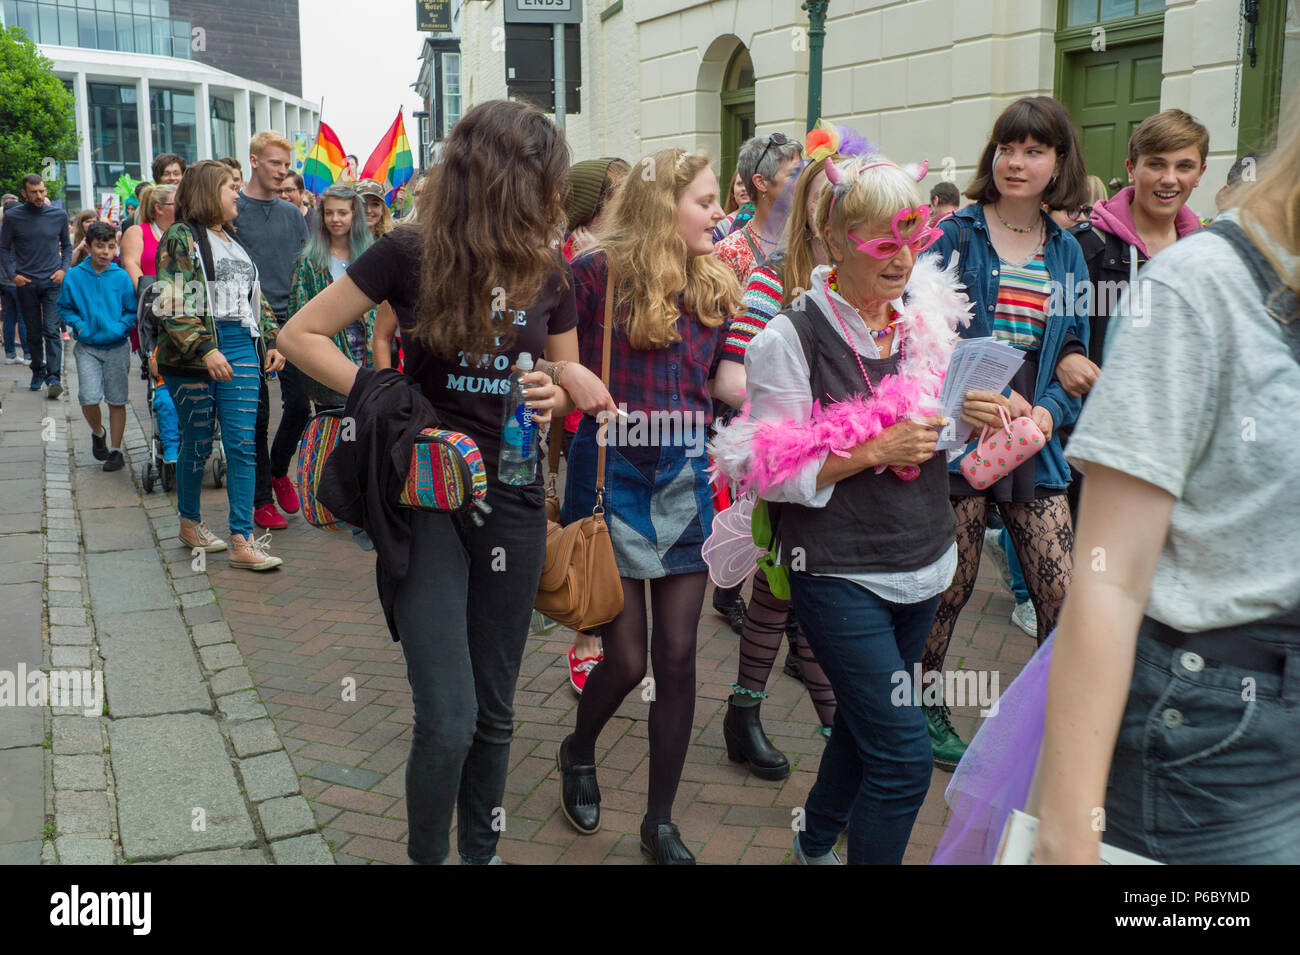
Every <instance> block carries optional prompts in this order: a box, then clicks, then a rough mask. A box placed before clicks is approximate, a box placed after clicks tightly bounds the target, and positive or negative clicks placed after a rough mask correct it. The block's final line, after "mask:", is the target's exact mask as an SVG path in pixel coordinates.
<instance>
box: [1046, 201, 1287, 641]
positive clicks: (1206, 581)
mask: <svg viewBox="0 0 1300 955" xmlns="http://www.w3.org/2000/svg"><path fill="white" fill-rule="evenodd" d="M1225 217H1226V218H1230V219H1233V220H1234V221H1238V222H1239V220H1238V218H1237V216H1236V214H1235V213H1228V214H1226V216H1225ZM1274 249H1275V250H1276V252H1277V254H1278V256H1279V257H1280V259H1281V261H1282V263H1283V264H1284V266H1285V267H1286V268H1288V269H1291V270H1294V269H1296V267H1297V265H1300V260H1298V259H1297V258H1296V257H1295V256H1292V255H1288V254H1287V253H1286V252H1285V251H1284V250H1282V249H1281V248H1280V247H1279V246H1277V245H1274ZM1138 288H1139V289H1140V290H1141V291H1142V301H1141V303H1140V308H1139V309H1135V307H1134V303H1133V301H1132V299H1131V297H1130V295H1131V292H1130V291H1126V292H1125V293H1124V295H1123V296H1122V297H1121V299H1120V302H1119V311H1118V312H1117V314H1116V316H1115V317H1113V318H1112V319H1111V321H1110V329H1109V331H1108V333H1107V339H1106V365H1105V367H1104V368H1103V369H1102V372H1101V377H1100V378H1099V379H1098V380H1097V384H1096V386H1095V387H1094V388H1093V390H1092V393H1091V394H1090V395H1089V397H1088V402H1087V404H1086V405H1085V407H1084V410H1083V414H1082V415H1081V416H1080V418H1079V423H1078V425H1077V426H1076V428H1075V431H1074V435H1073V437H1072V438H1071V439H1070V442H1069V444H1068V445H1067V446H1066V449H1065V450H1066V457H1067V458H1069V459H1070V461H1071V462H1072V463H1073V464H1074V465H1075V466H1076V467H1078V468H1080V469H1081V470H1085V469H1086V465H1087V463H1088V462H1095V463H1097V464H1101V465H1104V466H1106V467H1109V468H1114V469H1115V470H1117V471H1123V472H1124V473H1125V474H1129V475H1132V476H1133V477H1136V478H1140V479H1141V480H1143V481H1146V482H1148V483H1150V484H1154V485H1155V486H1157V487H1159V488H1162V489H1164V490H1166V491H1168V492H1169V493H1170V494H1172V495H1173V496H1174V497H1175V498H1177V502H1176V503H1175V504H1174V510H1173V515H1172V517H1171V520H1170V526H1169V534H1168V537H1167V538H1166V539H1165V543H1164V549H1163V551H1162V552H1161V555H1160V562H1159V565H1158V566H1157V568H1156V574H1155V579H1154V581H1153V582H1152V585H1151V594H1150V597H1149V599H1148V603H1147V613H1148V614H1149V615H1150V616H1151V617H1153V618H1155V619H1156V620H1158V621H1160V622H1161V623H1164V624H1167V625H1168V626H1171V627H1173V628H1175V629H1177V630H1182V631H1184V632H1189V633H1191V632H1199V631H1202V630H1210V629H1213V628H1216V627H1229V626H1236V625H1239V624H1243V623H1249V622H1251V621H1254V620H1259V619H1261V618H1264V617H1268V616H1272V615H1274V614H1277V613H1280V612H1282V611H1284V610H1288V609H1290V608H1291V607H1293V606H1295V605H1296V604H1297V602H1300V558H1297V554H1296V544H1297V541H1300V440H1297V435H1296V433H1295V428H1296V418H1295V410H1296V409H1297V408H1300V364H1297V362H1296V359H1295V358H1294V357H1293V356H1292V354H1291V350H1290V348H1289V347H1288V346H1287V344H1286V342H1285V341H1284V340H1283V337H1282V332H1281V329H1280V327H1279V326H1278V324H1277V322H1276V321H1275V320H1274V319H1273V318H1271V317H1270V316H1269V315H1268V314H1267V313H1266V312H1265V311H1264V310H1263V307H1262V302H1261V299H1260V295H1259V288H1258V286H1257V285H1256V284H1255V281H1254V279H1253V278H1252V276H1251V274H1250V272H1249V271H1247V269H1246V266H1245V265H1244V264H1243V263H1242V261H1241V259H1240V258H1239V257H1238V256H1237V254H1236V252H1234V251H1233V249H1232V247H1231V246H1230V245H1229V244H1228V243H1227V242H1226V241H1225V240H1223V239H1221V238H1220V237H1219V236H1217V235H1214V234H1212V233H1207V234H1194V235H1191V236H1188V237H1187V238H1186V239H1182V240H1181V241H1179V242H1177V243H1176V244H1174V245H1173V246H1170V247H1169V248H1168V249H1166V250H1165V251H1163V252H1161V253H1160V254H1159V255H1157V256H1156V257H1155V258H1153V259H1152V260H1151V261H1150V262H1149V263H1148V264H1147V265H1146V266H1145V267H1144V268H1143V269H1142V274H1141V277H1140V278H1139V280H1138Z"/></svg>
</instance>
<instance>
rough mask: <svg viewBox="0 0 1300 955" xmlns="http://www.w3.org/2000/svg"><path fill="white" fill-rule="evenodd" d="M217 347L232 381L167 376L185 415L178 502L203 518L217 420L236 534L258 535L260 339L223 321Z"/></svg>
mask: <svg viewBox="0 0 1300 955" xmlns="http://www.w3.org/2000/svg"><path fill="white" fill-rule="evenodd" d="M216 325H217V347H218V348H219V349H220V350H221V354H223V355H224V356H225V357H226V361H228V362H230V367H231V369H232V370H233V371H234V373H235V376H234V378H232V379H231V380H230V381H212V380H210V379H207V378H182V377H177V376H175V375H165V376H164V379H163V380H164V381H165V382H166V384H167V390H168V391H169V392H171V396H172V400H173V401H174V402H175V403H176V414H177V416H178V417H179V419H180V428H181V453H180V458H179V460H178V461H177V464H176V504H177V509H178V510H179V511H180V515H181V517H184V518H186V519H188V520H192V521H197V520H202V518H201V517H200V516H199V513H200V512H199V492H200V491H201V490H202V487H203V470H204V467H205V466H206V464H207V462H208V455H209V454H211V453H212V423H213V410H214V407H215V411H216V420H219V421H220V422H221V443H222V446H223V447H224V448H225V450H226V497H227V499H228V500H229V501H230V533H232V534H242V535H243V536H244V537H246V538H248V537H251V536H252V534H253V485H254V483H255V475H256V471H257V463H256V456H255V453H254V449H253V425H254V423H255V421H256V420H257V394H258V387H259V384H260V381H261V371H260V369H259V368H258V358H257V343H256V341H255V340H254V339H253V338H252V336H250V335H249V334H248V330H247V329H246V328H245V327H244V326H243V325H242V324H240V323H239V322H220V321H219V322H217V323H216Z"/></svg>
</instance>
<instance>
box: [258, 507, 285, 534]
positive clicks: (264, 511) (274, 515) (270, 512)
mask: <svg viewBox="0 0 1300 955" xmlns="http://www.w3.org/2000/svg"><path fill="white" fill-rule="evenodd" d="M253 523H254V524H256V525H257V526H258V527H265V528H266V529H267V530H269V531H282V530H284V529H285V528H286V527H288V526H289V522H288V521H286V520H285V519H284V515H283V514H281V513H280V512H279V511H277V510H276V509H275V505H274V504H263V505H262V506H261V507H259V508H258V509H257V510H255V511H253Z"/></svg>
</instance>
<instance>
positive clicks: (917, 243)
mask: <svg viewBox="0 0 1300 955" xmlns="http://www.w3.org/2000/svg"><path fill="white" fill-rule="evenodd" d="M929 221H930V207H929V206H917V207H916V208H915V209H908V208H903V209H899V210H898V211H897V212H895V213H894V218H893V221H891V222H890V223H889V228H890V230H891V231H892V232H893V233H894V234H893V236H892V237H889V236H886V237H884V238H880V239H867V240H866V241H865V242H864V241H863V240H862V239H859V238H858V237H857V236H855V235H854V234H853V233H852V232H849V233H847V235H848V237H849V239H851V240H852V241H853V244H854V245H856V246H857V248H858V251H859V252H863V253H865V254H867V255H869V256H871V257H872V258H873V259H892V258H893V257H894V256H896V255H897V254H898V253H899V252H900V251H901V250H902V248H903V246H907V247H908V248H910V249H911V250H912V251H913V252H923V251H925V250H926V249H928V248H929V247H930V246H932V245H933V244H934V243H935V241H936V240H938V238H939V237H940V236H942V235H943V230H942V229H936V228H934V227H932V226H930V225H927V223H928V222H929ZM918 224H919V225H918ZM914 227H916V231H915V232H914V233H913V234H912V236H911V237H910V238H906V239H905V238H903V232H904V231H909V232H910V231H911V230H912V229H913V228H914Z"/></svg>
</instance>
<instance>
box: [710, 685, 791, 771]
mask: <svg viewBox="0 0 1300 955" xmlns="http://www.w3.org/2000/svg"><path fill="white" fill-rule="evenodd" d="M735 700H736V698H735V696H732V697H729V698H728V699H727V715H726V717H724V718H723V720H722V738H723V739H724V740H725V741H726V743H727V757H728V758H729V759H730V760H731V761H732V762H733V763H748V764H749V771H750V772H751V773H753V774H754V775H755V776H757V777H758V778H759V779H785V778H786V777H787V776H789V775H790V761H789V760H788V759H786V758H785V754H784V753H782V752H781V751H780V750H778V749H777V748H776V747H775V746H773V745H772V743H771V741H770V740H769V739H768V738H767V736H766V735H765V734H764V733H763V724H762V723H760V722H759V720H758V709H759V704H758V703H757V702H755V703H754V705H753V706H737V705H736V702H735Z"/></svg>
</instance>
